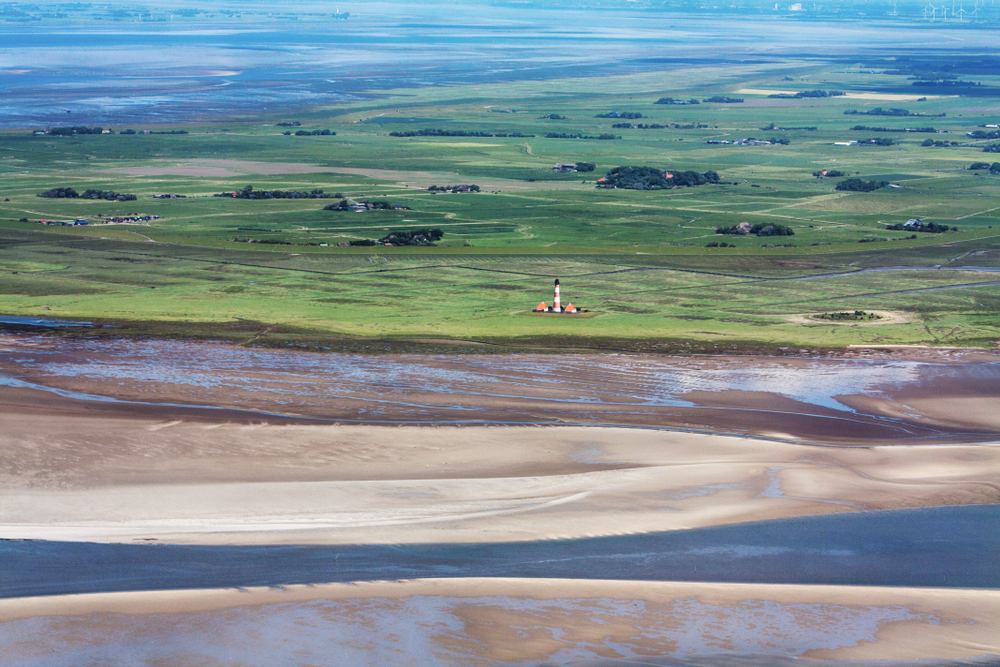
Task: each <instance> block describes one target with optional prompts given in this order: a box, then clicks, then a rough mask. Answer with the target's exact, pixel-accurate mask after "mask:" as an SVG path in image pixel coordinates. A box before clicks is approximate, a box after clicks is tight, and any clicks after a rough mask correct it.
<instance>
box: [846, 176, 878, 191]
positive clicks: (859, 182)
mask: <svg viewBox="0 0 1000 667" xmlns="http://www.w3.org/2000/svg"><path fill="white" fill-rule="evenodd" d="M886 187H889V181H866V180H864V179H862V178H848V179H845V180H843V181H841V182H840V183H837V187H836V189H837V190H841V191H844V192H872V191H874V190H881V189H882V188H886Z"/></svg>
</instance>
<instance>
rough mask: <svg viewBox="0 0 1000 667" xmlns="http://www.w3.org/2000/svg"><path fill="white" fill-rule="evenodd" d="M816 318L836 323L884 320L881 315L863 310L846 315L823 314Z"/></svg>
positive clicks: (845, 313)
mask: <svg viewBox="0 0 1000 667" xmlns="http://www.w3.org/2000/svg"><path fill="white" fill-rule="evenodd" d="M816 317H817V318H819V319H821V320H834V321H845V320H846V321H849V322H858V321H863V320H880V319H882V316H881V315H876V314H875V313H867V312H865V311H863V310H855V311H854V312H853V313H851V312H844V313H821V314H820V315H817V316H816Z"/></svg>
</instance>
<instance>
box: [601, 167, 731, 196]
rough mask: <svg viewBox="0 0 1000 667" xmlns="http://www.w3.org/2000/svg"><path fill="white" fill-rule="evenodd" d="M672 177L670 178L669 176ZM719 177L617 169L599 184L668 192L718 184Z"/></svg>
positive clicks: (712, 172) (631, 168)
mask: <svg viewBox="0 0 1000 667" xmlns="http://www.w3.org/2000/svg"><path fill="white" fill-rule="evenodd" d="M668 175H669V176H670V177H669V178H668V177H667V176H668ZM718 182H719V175H718V174H717V173H716V172H714V171H706V172H705V173H703V174H699V173H698V172H696V171H679V172H673V173H671V172H669V171H664V170H662V169H659V168H657V167H633V166H629V167H615V168H614V169H612V170H611V171H609V172H608V173H607V174H605V176H604V178H602V179H601V180H599V181H598V182H597V187H599V188H609V189H610V188H622V189H626V190H668V189H670V188H676V187H694V186H696V185H705V184H706V183H718Z"/></svg>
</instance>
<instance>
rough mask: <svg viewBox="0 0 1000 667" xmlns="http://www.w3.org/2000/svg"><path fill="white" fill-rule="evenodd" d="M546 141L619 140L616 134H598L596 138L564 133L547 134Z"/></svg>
mask: <svg viewBox="0 0 1000 667" xmlns="http://www.w3.org/2000/svg"><path fill="white" fill-rule="evenodd" d="M545 138H546V139H600V140H601V141H611V140H613V139H621V137H620V136H618V135H617V134H598V135H597V136H593V135H586V134H566V133H565V132H549V133H547V134H546V135H545Z"/></svg>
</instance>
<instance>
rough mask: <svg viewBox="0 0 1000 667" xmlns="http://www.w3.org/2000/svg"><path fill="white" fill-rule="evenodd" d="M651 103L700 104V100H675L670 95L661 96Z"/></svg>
mask: <svg viewBox="0 0 1000 667" xmlns="http://www.w3.org/2000/svg"><path fill="white" fill-rule="evenodd" d="M653 104H701V102H699V101H698V100H696V99H694V98H691V99H690V100H675V99H674V98H672V97H661V98H660V99H658V100H656V101H655V102H653Z"/></svg>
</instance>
